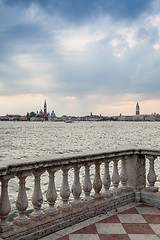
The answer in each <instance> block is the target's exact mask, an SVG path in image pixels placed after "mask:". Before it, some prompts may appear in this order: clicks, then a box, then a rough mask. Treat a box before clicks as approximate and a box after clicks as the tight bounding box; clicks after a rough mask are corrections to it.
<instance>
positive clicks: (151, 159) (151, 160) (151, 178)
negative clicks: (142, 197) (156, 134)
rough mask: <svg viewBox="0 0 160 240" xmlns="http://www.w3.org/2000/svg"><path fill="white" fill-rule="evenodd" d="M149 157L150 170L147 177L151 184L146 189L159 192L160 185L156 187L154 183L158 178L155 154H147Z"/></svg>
mask: <svg viewBox="0 0 160 240" xmlns="http://www.w3.org/2000/svg"><path fill="white" fill-rule="evenodd" d="M147 158H148V159H149V164H150V166H149V172H148V175H147V179H148V182H149V184H150V186H149V187H148V188H146V190H148V191H150V192H157V191H158V187H155V186H154V184H155V182H156V180H157V177H156V174H155V171H154V161H155V159H156V157H155V156H147Z"/></svg>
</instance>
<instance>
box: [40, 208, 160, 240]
mask: <svg viewBox="0 0 160 240" xmlns="http://www.w3.org/2000/svg"><path fill="white" fill-rule="evenodd" d="M132 206H133V205H132ZM134 206H135V207H131V208H129V209H126V210H125V209H124V210H123V211H119V210H118V211H115V213H113V214H112V215H111V216H105V215H104V216H103V217H102V218H99V217H97V218H96V219H95V220H94V223H93V221H92V222H91V224H89V222H86V225H85V224H83V226H85V227H82V224H81V225H79V227H78V226H77V225H76V228H75V229H78V230H76V231H74V227H73V226H72V228H70V230H69V229H68V230H67V235H66V232H65V234H64V236H63V231H62V230H61V231H60V233H58V232H57V236H58V235H60V236H59V237H56V239H58V240H159V239H160V209H158V208H156V207H152V206H148V205H147V204H137V205H136V204H135V205H134ZM42 239H43V238H42ZM44 240H55V237H53V238H52V235H50V236H48V238H47V237H45V238H44Z"/></svg>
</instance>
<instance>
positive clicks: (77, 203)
mask: <svg viewBox="0 0 160 240" xmlns="http://www.w3.org/2000/svg"><path fill="white" fill-rule="evenodd" d="M80 167H81V166H80V165H75V166H74V181H73V185H72V194H73V197H74V200H73V201H72V202H71V204H72V205H73V206H74V207H81V206H82V205H83V202H82V201H81V200H80V195H81V193H82V188H81V184H80V180H79V169H80Z"/></svg>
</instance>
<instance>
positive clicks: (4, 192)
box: [0, 175, 13, 233]
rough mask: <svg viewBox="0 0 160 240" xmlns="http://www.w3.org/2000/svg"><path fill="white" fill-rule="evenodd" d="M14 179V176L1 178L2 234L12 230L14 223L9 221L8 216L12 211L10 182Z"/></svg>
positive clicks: (0, 230)
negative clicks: (9, 191)
mask: <svg viewBox="0 0 160 240" xmlns="http://www.w3.org/2000/svg"><path fill="white" fill-rule="evenodd" d="M11 178H13V175H6V176H4V177H0V181H1V184H2V185H1V197H0V219H1V222H0V232H1V233H2V232H5V231H8V230H10V229H12V223H10V222H9V221H8V215H9V213H10V211H11V204H10V201H9V196H8V181H9V180H10V179H11Z"/></svg>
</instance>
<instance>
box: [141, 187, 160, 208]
mask: <svg viewBox="0 0 160 240" xmlns="http://www.w3.org/2000/svg"><path fill="white" fill-rule="evenodd" d="M141 200H142V202H145V203H147V204H149V205H151V206H154V207H158V208H160V192H148V191H146V190H142V191H141Z"/></svg>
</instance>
